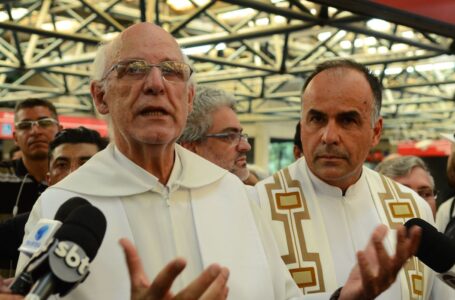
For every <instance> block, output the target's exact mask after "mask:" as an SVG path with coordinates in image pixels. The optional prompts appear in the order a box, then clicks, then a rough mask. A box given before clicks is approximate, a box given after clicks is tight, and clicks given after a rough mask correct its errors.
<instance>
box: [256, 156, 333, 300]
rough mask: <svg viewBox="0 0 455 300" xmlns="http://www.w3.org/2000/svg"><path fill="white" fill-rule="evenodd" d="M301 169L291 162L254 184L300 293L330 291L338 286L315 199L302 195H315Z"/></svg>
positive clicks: (283, 257)
mask: <svg viewBox="0 0 455 300" xmlns="http://www.w3.org/2000/svg"><path fill="white" fill-rule="evenodd" d="M302 169H303V170H305V168H301V167H300V168H298V167H297V166H296V164H293V165H292V166H290V167H289V168H286V169H283V170H281V171H279V172H277V173H275V174H274V175H273V177H271V178H269V179H268V180H267V181H266V182H265V184H263V185H259V186H257V190H258V194H259V197H260V202H261V206H262V208H263V211H264V212H265V213H266V214H268V215H269V218H270V219H271V220H273V221H275V222H273V223H272V227H273V230H274V235H275V237H276V240H277V242H278V246H279V248H280V252H281V253H282V254H284V255H282V259H283V260H284V262H285V264H286V265H287V267H288V269H289V271H290V273H291V275H292V277H293V279H294V281H295V282H296V283H297V285H298V286H299V288H301V290H302V292H303V293H304V294H309V293H324V292H328V291H334V290H335V289H337V288H338V287H339V286H338V283H337V280H336V277H335V269H334V267H333V261H332V255H331V253H330V247H329V243H328V240H327V236H326V234H325V232H326V231H325V224H324V222H323V220H322V217H321V214H320V212H319V207H318V206H316V205H315V204H314V202H315V201H307V200H306V198H305V197H315V195H314V191H313V189H312V188H310V186H311V181H310V180H309V177H308V174H305V173H306V172H303V173H302ZM302 183H303V184H302ZM303 191H305V194H304V193H303Z"/></svg>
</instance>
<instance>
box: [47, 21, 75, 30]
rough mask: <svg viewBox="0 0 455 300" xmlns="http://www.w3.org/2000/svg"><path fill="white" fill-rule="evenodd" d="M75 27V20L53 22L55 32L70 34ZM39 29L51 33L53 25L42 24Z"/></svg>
mask: <svg viewBox="0 0 455 300" xmlns="http://www.w3.org/2000/svg"><path fill="white" fill-rule="evenodd" d="M77 25H78V23H77V22H76V21H75V20H70V19H68V20H61V21H57V22H55V27H56V30H57V31H66V32H71V31H73V28H75V27H76V26H77ZM41 29H44V30H48V31H53V30H54V24H52V23H44V24H43V25H41Z"/></svg>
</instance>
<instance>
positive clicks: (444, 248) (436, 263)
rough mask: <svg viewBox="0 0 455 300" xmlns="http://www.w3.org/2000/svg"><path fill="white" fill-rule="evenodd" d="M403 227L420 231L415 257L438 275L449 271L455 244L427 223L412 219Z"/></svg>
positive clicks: (454, 261) (454, 252)
mask: <svg viewBox="0 0 455 300" xmlns="http://www.w3.org/2000/svg"><path fill="white" fill-rule="evenodd" d="M404 226H406V228H407V229H408V230H409V229H410V228H411V227H412V226H419V227H420V228H421V229H422V234H421V238H420V244H419V248H418V250H417V254H416V256H417V257H418V258H419V259H420V260H421V261H422V262H423V263H424V264H425V265H427V266H428V267H430V268H431V269H433V270H434V271H436V272H438V273H445V272H447V271H449V270H450V269H451V268H452V267H453V265H454V264H455V244H454V243H453V242H452V241H451V240H450V239H449V238H448V237H447V236H445V235H444V234H442V233H441V232H439V231H438V230H437V229H436V228H435V227H434V226H432V225H431V224H429V223H428V222H426V221H424V220H422V219H418V218H414V219H410V220H408V221H407V222H406V223H405V224H404Z"/></svg>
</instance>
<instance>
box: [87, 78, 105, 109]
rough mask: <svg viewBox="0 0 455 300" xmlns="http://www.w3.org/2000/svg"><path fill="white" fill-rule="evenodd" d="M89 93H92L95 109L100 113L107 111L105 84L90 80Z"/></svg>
mask: <svg viewBox="0 0 455 300" xmlns="http://www.w3.org/2000/svg"><path fill="white" fill-rule="evenodd" d="M90 94H91V95H92V98H93V102H94V103H95V106H96V109H97V110H98V112H99V113H100V114H102V115H106V114H108V113H109V106H108V105H107V103H106V101H105V95H106V93H105V84H104V82H101V81H99V80H92V81H91V82H90Z"/></svg>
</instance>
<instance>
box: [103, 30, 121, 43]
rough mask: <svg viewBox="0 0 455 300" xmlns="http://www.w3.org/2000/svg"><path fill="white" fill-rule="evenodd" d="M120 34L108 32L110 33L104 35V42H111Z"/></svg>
mask: <svg viewBox="0 0 455 300" xmlns="http://www.w3.org/2000/svg"><path fill="white" fill-rule="evenodd" d="M119 34H120V32H118V31H117V32H108V33H105V34H103V40H104V41H111V40H113V39H114V38H115V37H117V36H118V35H119Z"/></svg>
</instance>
